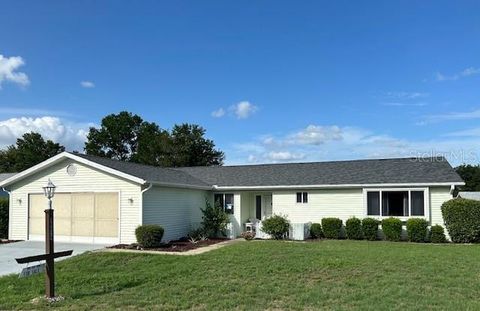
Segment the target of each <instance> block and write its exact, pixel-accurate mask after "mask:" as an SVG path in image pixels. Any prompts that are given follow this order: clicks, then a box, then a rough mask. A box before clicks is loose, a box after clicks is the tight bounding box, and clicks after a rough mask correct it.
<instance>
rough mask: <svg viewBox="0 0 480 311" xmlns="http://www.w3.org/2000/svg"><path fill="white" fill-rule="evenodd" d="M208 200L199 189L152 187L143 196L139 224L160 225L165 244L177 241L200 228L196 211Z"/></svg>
mask: <svg viewBox="0 0 480 311" xmlns="http://www.w3.org/2000/svg"><path fill="white" fill-rule="evenodd" d="M210 197H211V194H210V193H209V192H208V191H203V190H193V189H180V188H168V187H159V186H154V187H152V188H151V189H149V190H147V191H146V192H144V194H143V223H144V224H158V225H161V226H162V227H163V228H164V229H165V234H164V237H163V239H164V240H166V241H168V240H173V239H178V238H180V237H183V236H185V235H186V234H187V233H188V232H189V231H190V230H192V229H194V228H196V227H198V226H199V225H200V222H201V221H202V212H201V210H200V208H204V207H205V198H210ZM210 200H211V199H210Z"/></svg>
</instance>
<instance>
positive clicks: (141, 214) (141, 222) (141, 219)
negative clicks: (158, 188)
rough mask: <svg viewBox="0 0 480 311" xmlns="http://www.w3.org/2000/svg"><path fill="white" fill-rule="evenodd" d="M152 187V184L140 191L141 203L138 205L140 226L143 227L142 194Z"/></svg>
mask: <svg viewBox="0 0 480 311" xmlns="http://www.w3.org/2000/svg"><path fill="white" fill-rule="evenodd" d="M152 187H153V184H152V183H149V184H148V187H147V188H145V189H143V190H142V191H141V197H140V198H141V200H142V202H141V204H140V225H143V194H144V193H145V192H147V191H148V190H150V189H152Z"/></svg>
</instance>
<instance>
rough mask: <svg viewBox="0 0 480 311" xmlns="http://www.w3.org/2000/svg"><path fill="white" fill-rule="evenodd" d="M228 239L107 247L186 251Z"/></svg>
mask: <svg viewBox="0 0 480 311" xmlns="http://www.w3.org/2000/svg"><path fill="white" fill-rule="evenodd" d="M228 240H229V239H226V238H215V239H207V240H203V241H197V242H196V243H192V242H190V241H188V240H184V239H182V240H175V241H170V242H168V243H164V244H162V245H161V246H160V247H155V248H142V247H140V246H139V245H138V244H137V243H132V244H117V245H113V246H110V247H107V248H116V249H131V250H145V251H159V252H186V251H189V250H192V249H196V248H200V247H205V246H209V245H213V244H217V243H220V242H225V241H228Z"/></svg>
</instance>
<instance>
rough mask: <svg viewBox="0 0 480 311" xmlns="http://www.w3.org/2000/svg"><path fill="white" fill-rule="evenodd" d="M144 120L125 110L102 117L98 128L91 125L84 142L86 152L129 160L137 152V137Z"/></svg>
mask: <svg viewBox="0 0 480 311" xmlns="http://www.w3.org/2000/svg"><path fill="white" fill-rule="evenodd" d="M142 125H144V121H143V120H142V118H141V117H139V116H138V115H132V113H130V112H127V111H122V112H120V113H119V114H110V115H108V116H106V117H104V118H103V119H102V125H101V127H100V129H96V128H94V127H91V128H90V130H89V133H88V135H87V141H86V143H85V152H86V153H87V154H91V155H96V156H101V157H106V158H111V159H116V160H122V161H130V160H131V158H132V156H133V155H134V154H135V153H136V152H137V146H138V137H139V136H140V133H139V132H140V129H141V128H142Z"/></svg>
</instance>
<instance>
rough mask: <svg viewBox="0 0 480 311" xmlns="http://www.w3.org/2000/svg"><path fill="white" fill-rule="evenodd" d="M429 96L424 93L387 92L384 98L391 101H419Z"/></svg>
mask: <svg viewBox="0 0 480 311" xmlns="http://www.w3.org/2000/svg"><path fill="white" fill-rule="evenodd" d="M429 95H430V94H428V93H424V92H403V91H402V92H387V93H386V94H385V97H386V98H392V99H419V98H425V97H428V96H429Z"/></svg>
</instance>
